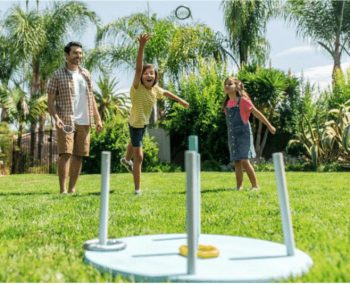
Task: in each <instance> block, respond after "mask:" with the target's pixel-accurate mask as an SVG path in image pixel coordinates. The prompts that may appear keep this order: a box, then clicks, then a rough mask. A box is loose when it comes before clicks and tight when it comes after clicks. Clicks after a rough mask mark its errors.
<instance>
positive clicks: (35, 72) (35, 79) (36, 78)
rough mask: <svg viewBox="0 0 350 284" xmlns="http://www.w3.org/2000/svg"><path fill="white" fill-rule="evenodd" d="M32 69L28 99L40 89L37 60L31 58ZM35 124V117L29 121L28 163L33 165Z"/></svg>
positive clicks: (32, 97)
mask: <svg viewBox="0 0 350 284" xmlns="http://www.w3.org/2000/svg"><path fill="white" fill-rule="evenodd" d="M32 64H33V69H32V72H33V74H32V76H33V77H32V86H31V92H30V99H31V100H32V99H34V98H35V97H36V96H37V95H38V93H39V90H40V73H39V70H40V69H39V61H38V60H36V59H35V58H33V60H32ZM36 126H37V119H36V118H35V119H34V121H32V122H31V123H30V165H31V166H33V165H34V155H35V144H36V134H35V131H36Z"/></svg>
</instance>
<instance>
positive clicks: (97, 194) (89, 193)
mask: <svg viewBox="0 0 350 284" xmlns="http://www.w3.org/2000/svg"><path fill="white" fill-rule="evenodd" d="M114 192H115V190H110V191H109V194H112V193H114ZM100 195H101V191H98V192H88V193H76V194H73V195H72V196H73V197H84V196H100Z"/></svg>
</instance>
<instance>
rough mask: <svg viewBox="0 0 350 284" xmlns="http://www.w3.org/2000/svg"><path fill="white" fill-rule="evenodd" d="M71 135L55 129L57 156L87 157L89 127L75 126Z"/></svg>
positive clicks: (88, 150)
mask: <svg viewBox="0 0 350 284" xmlns="http://www.w3.org/2000/svg"><path fill="white" fill-rule="evenodd" d="M74 127H75V131H74V132H73V133H69V134H68V133H65V132H64V131H63V130H62V129H57V146H58V154H71V155H75V156H83V157H88V156H89V152H90V126H89V125H77V124H76V125H75V126H74Z"/></svg>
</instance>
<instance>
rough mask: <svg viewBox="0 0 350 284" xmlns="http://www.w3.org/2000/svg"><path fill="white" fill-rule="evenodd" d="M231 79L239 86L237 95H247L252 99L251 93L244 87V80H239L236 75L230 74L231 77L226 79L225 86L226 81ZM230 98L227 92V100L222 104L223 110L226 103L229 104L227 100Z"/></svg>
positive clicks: (246, 96)
mask: <svg viewBox="0 0 350 284" xmlns="http://www.w3.org/2000/svg"><path fill="white" fill-rule="evenodd" d="M229 79H233V81H234V83H235V84H236V87H237V96H238V97H245V98H247V99H248V100H251V99H250V97H249V94H248V93H247V92H246V90H245V89H244V85H243V83H242V81H240V80H238V79H237V78H236V77H233V76H230V77H227V78H226V79H225V81H224V86H225V84H226V82H227V81H228V80H229ZM229 99H230V97H229V96H228V95H227V94H226V98H225V101H224V102H223V104H222V110H224V109H225V107H226V105H227V102H228V100H229Z"/></svg>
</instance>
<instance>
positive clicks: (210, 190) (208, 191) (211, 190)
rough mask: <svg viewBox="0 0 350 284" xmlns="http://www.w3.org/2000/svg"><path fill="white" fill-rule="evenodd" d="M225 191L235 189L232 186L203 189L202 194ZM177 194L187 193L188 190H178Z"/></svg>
mask: <svg viewBox="0 0 350 284" xmlns="http://www.w3.org/2000/svg"><path fill="white" fill-rule="evenodd" d="M225 191H233V190H232V189H230V188H215V189H202V190H201V194H207V193H218V192H225ZM176 194H186V191H181V192H177V193H176Z"/></svg>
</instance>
